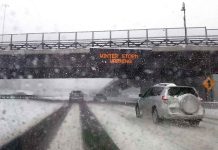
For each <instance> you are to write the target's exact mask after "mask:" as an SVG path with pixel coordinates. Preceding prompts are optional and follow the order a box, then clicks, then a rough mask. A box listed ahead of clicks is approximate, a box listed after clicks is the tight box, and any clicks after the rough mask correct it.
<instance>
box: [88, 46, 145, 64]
mask: <svg viewBox="0 0 218 150" xmlns="http://www.w3.org/2000/svg"><path fill="white" fill-rule="evenodd" d="M90 52H91V54H92V55H93V56H94V57H95V59H96V60H97V61H98V62H102V63H107V64H129V65H131V64H134V63H135V62H136V61H137V60H139V59H140V58H141V51H139V50H135V49H134V50H133V49H105V48H104V49H103V48H91V49H90Z"/></svg>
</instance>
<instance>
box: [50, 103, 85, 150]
mask: <svg viewBox="0 0 218 150" xmlns="http://www.w3.org/2000/svg"><path fill="white" fill-rule="evenodd" d="M81 132H82V131H81V123H80V111H79V105H78V104H74V105H72V106H71V108H70V111H69V112H68V114H67V116H66V117H65V119H64V121H63V123H62V125H61V126H60V128H59V130H58V132H57V134H56V136H55V137H54V139H53V140H52V142H51V143H50V144H49V148H48V150H60V149H61V150H68V149H69V150H82V149H83V143H82V133H81Z"/></svg>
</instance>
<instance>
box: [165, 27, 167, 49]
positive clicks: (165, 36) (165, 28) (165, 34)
mask: <svg viewBox="0 0 218 150" xmlns="http://www.w3.org/2000/svg"><path fill="white" fill-rule="evenodd" d="M165 38H166V39H165V40H166V46H168V29H167V28H165Z"/></svg>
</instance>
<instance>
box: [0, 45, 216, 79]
mask: <svg viewBox="0 0 218 150" xmlns="http://www.w3.org/2000/svg"><path fill="white" fill-rule="evenodd" d="M169 49H170V48H169ZM115 53H117V54H119V55H121V54H130V53H131V54H137V58H134V60H133V61H132V62H131V63H126V62H124V63H122V62H116V61H115V62H111V60H110V58H106V59H102V58H100V56H101V55H102V54H115ZM118 61H119V60H118ZM127 61H128V60H127ZM217 66H218V51H208V50H199V51H198V50H175V51H172V50H167V49H166V48H165V49H164V50H154V49H153V50H152V49H128V48H127V49H121V48H119V49H108V48H105V49H99V48H94V49H91V50H86V51H84V50H81V51H77V52H74V51H71V52H70V53H69V52H68V53H58V52H56V53H55V52H52V53H45V52H43V53H42V52H41V53H35V52H33V53H1V54H0V79H16V78H114V77H118V78H124V79H125V78H126V79H135V80H141V79H149V80H154V81H155V80H157V81H159V80H160V81H176V80H177V79H181V78H188V77H200V76H208V75H210V74H214V73H216V72H217V71H218V70H217V69H218V67H217Z"/></svg>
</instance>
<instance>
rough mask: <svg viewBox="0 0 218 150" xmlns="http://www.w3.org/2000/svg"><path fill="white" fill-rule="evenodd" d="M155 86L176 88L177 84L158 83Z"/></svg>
mask: <svg viewBox="0 0 218 150" xmlns="http://www.w3.org/2000/svg"><path fill="white" fill-rule="evenodd" d="M154 86H176V84H175V83H158V84H155V85H154Z"/></svg>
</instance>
